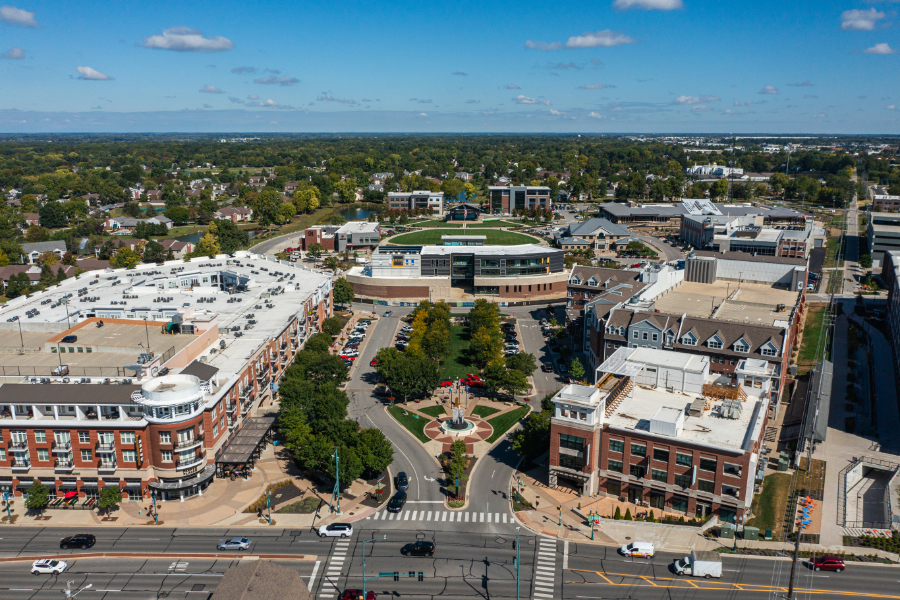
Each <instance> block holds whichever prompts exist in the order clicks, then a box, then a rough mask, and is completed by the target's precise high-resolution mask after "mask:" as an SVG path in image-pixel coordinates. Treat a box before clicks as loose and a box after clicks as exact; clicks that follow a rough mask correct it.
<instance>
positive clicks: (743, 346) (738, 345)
mask: <svg viewBox="0 0 900 600" xmlns="http://www.w3.org/2000/svg"><path fill="white" fill-rule="evenodd" d="M734 351H735V352H743V353H745V354H746V353H747V352H750V344H748V343H747V342H746V341H745V340H744V338H741V339H739V340H738V341H736V342H735V343H734Z"/></svg>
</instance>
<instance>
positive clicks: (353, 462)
mask: <svg viewBox="0 0 900 600" xmlns="http://www.w3.org/2000/svg"><path fill="white" fill-rule="evenodd" d="M337 452H338V460H339V461H340V465H339V469H340V476H341V480H340V485H341V489H343V488H347V487H350V484H351V483H353V482H354V481H355V480H357V479H359V477H360V476H361V475H362V474H363V470H364V469H365V467H364V465H363V462H362V460H361V459H360V457H359V454H357V452H356V450H355V449H353V448H348V447H346V446H341V447H340V448H338V451H337ZM334 467H335V464H334V460H333V459H332V460H331V464H330V465H329V468H328V474H329V475H330V476H331V478H332V479H336V477H335V472H334Z"/></svg>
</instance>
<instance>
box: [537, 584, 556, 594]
mask: <svg viewBox="0 0 900 600" xmlns="http://www.w3.org/2000/svg"><path fill="white" fill-rule="evenodd" d="M534 589H536V590H540V591H542V592H552V591H553V586H552V585H547V584H546V583H535V584H534Z"/></svg>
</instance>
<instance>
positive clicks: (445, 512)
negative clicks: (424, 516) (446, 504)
mask: <svg viewBox="0 0 900 600" xmlns="http://www.w3.org/2000/svg"><path fill="white" fill-rule="evenodd" d="M448 514H449V515H450V516H453V513H448V512H447V511H444V513H443V515H444V516H443V517H442V518H441V521H446V520H447V515H448ZM450 520H451V521H452V520H453V519H450Z"/></svg>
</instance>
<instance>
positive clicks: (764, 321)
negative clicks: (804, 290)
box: [653, 281, 799, 325]
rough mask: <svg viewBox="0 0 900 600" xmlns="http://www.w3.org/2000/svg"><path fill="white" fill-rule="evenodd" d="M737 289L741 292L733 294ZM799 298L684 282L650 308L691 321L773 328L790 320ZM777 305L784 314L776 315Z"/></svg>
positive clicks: (757, 286)
mask: <svg viewBox="0 0 900 600" xmlns="http://www.w3.org/2000/svg"><path fill="white" fill-rule="evenodd" d="M738 287H739V288H740V290H739V291H736V290H737V288H738ZM798 294H799V292H794V291H789V290H785V289H783V288H774V287H771V286H766V285H765V284H761V283H741V284H738V283H737V282H734V281H731V282H726V281H717V282H715V283H695V282H687V281H686V282H684V283H682V284H681V285H680V286H678V287H677V288H675V289H674V290H672V291H671V292H669V293H668V294H666V295H664V296H662V297H661V298H659V299H658V300H657V301H656V302H654V304H653V308H654V309H656V310H659V311H660V312H665V313H676V314H687V315H690V316H693V317H706V318H711V317H713V316H715V318H718V319H726V320H729V321H737V322H745V323H753V324H758V325H773V324H775V323H776V322H777V321H787V320H788V319H789V317H790V314H791V310H792V309H793V307H794V305H795V304H796V303H797V298H798ZM726 299H727V300H726ZM723 305H724V306H723ZM779 305H784V311H782V312H779V311H778V306H779Z"/></svg>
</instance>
